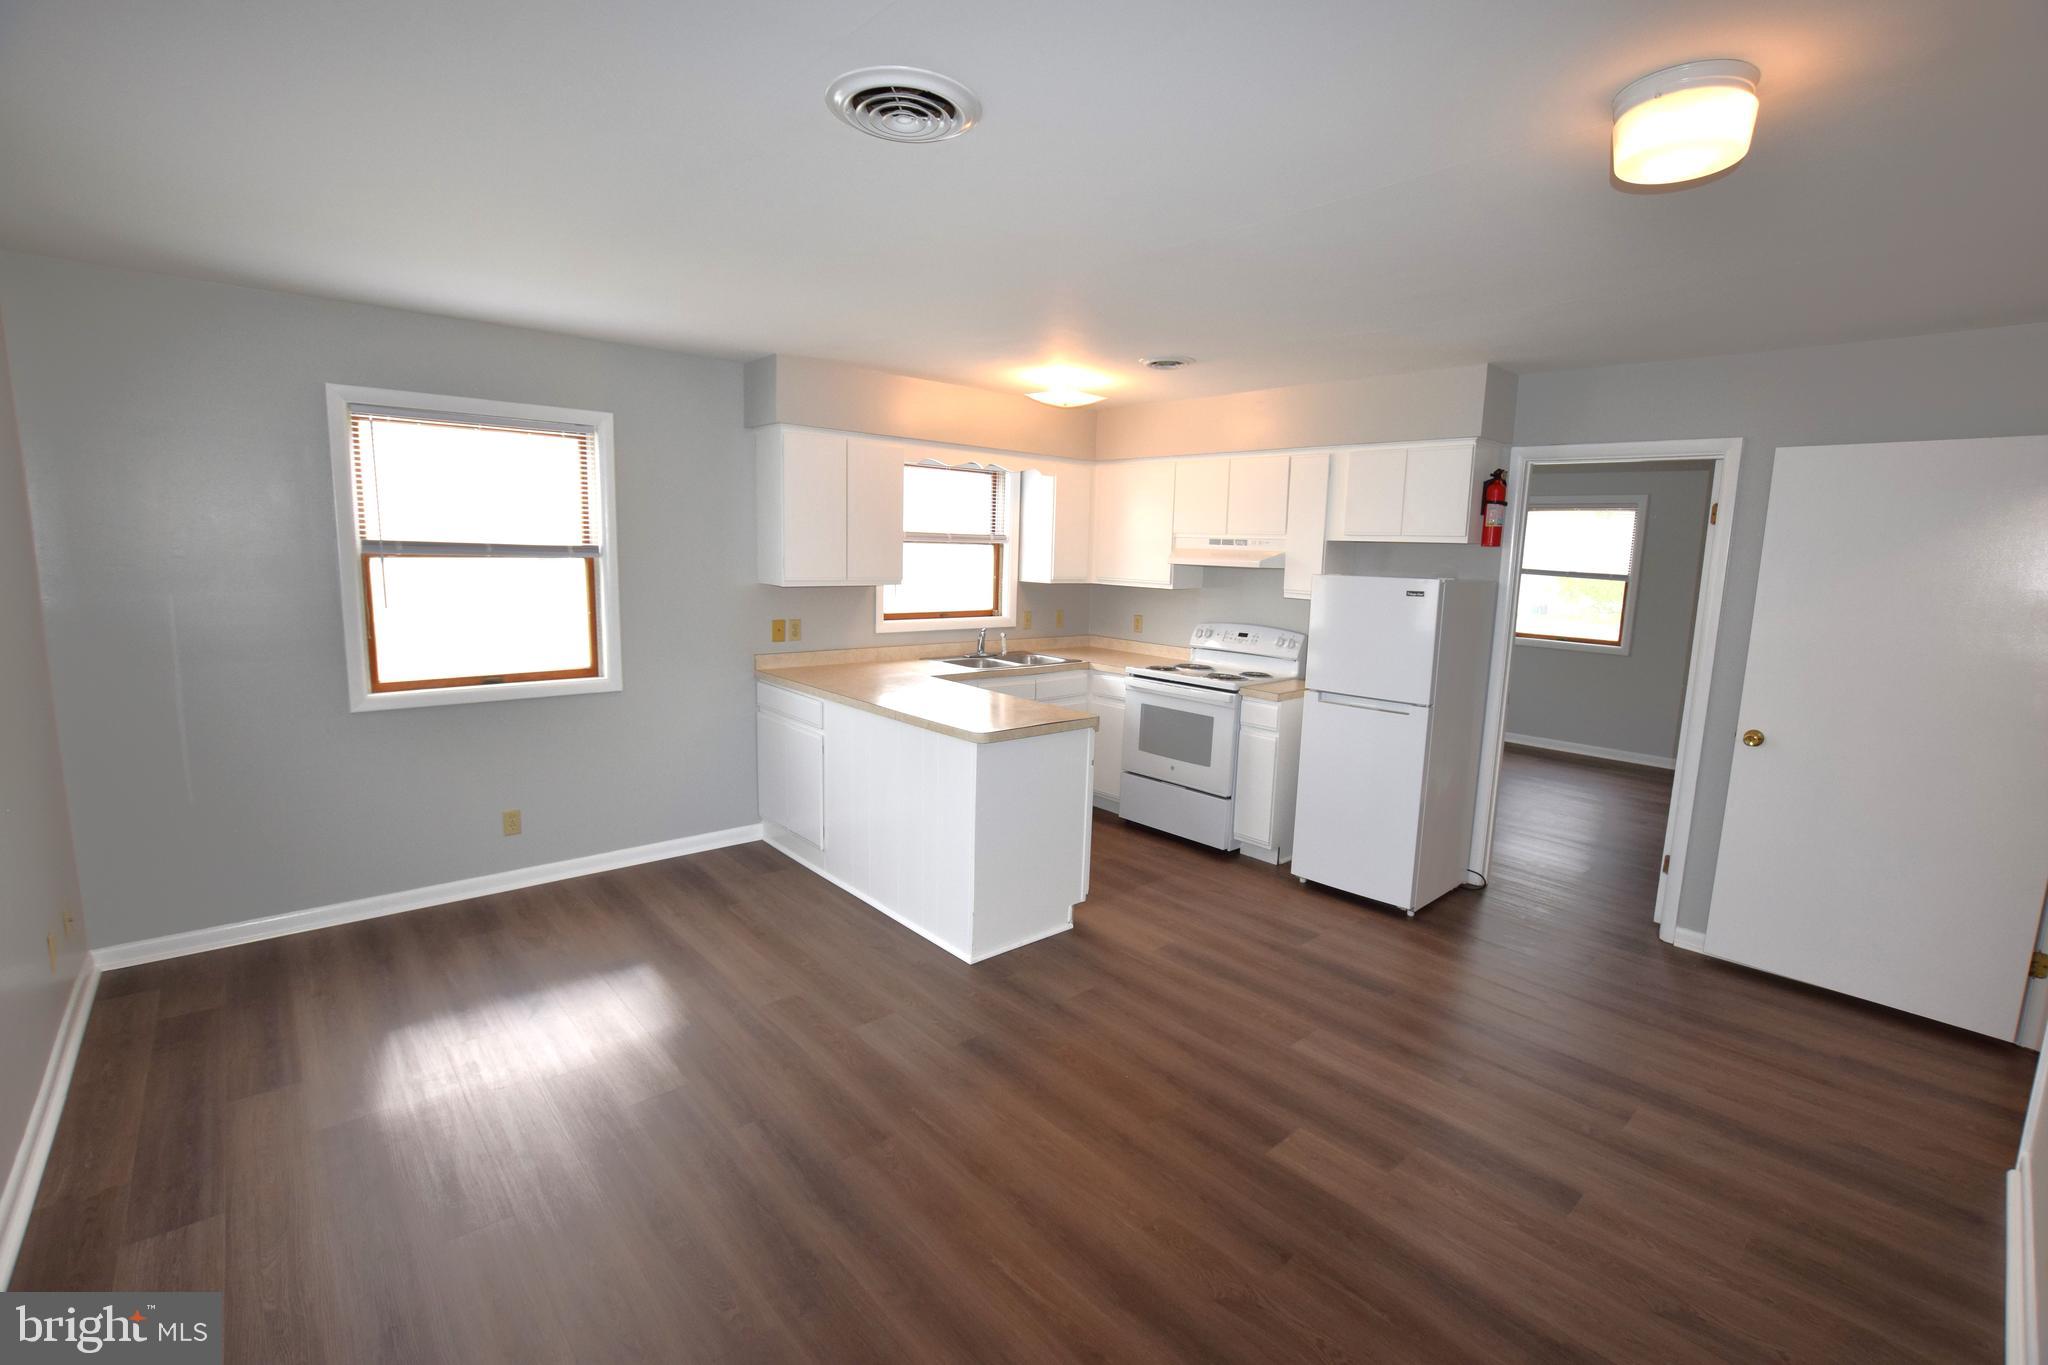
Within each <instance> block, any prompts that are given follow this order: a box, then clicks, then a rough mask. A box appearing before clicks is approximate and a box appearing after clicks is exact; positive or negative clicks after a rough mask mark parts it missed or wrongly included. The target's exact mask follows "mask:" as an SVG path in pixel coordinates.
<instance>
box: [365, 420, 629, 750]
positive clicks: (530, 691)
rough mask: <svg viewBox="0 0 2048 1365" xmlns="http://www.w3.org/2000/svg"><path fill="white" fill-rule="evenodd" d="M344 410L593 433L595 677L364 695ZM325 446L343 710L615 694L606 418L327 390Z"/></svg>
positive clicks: (612, 514)
mask: <svg viewBox="0 0 2048 1365" xmlns="http://www.w3.org/2000/svg"><path fill="white" fill-rule="evenodd" d="M351 404H363V405H366V406H372V407H386V408H412V409H415V410H418V411H422V412H431V413H436V414H444V415H447V416H450V417H457V418H460V417H482V418H487V419H491V420H502V421H510V422H549V423H558V424H566V425H572V426H585V427H590V428H591V429H592V430H594V431H595V432H596V433H597V459H598V492H599V496H600V501H601V502H602V504H603V508H602V516H603V533H602V535H601V537H600V539H599V542H598V553H597V612H598V626H597V630H598V676H596V677H594V678H560V679H548V680H545V681H534V682H508V683H487V684H484V685H482V686H471V687H428V688H418V689H408V690H404V691H394V692H373V691H371V690H370V660H369V636H368V622H367V620H366V616H365V612H364V609H363V590H362V575H361V567H360V566H361V563H362V558H361V557H362V541H361V539H360V538H359V536H358V533H357V529H356V515H355V472H354V468H353V464H352V462H351V460H350V458H349V433H348V414H349V407H350V405H351ZM327 442H328V451H329V455H330V457H331V459H332V462H333V476H334V522H335V529H336V534H337V536H338V540H337V548H338V549H339V551H340V570H341V619H342V639H343V642H344V645H345V647H346V650H347V655H348V709H349V710H350V711H400V710H407V709H410V708H412V707H416V706H460V705H463V704H465V703H468V702H480V701H520V700H528V699H532V698H536V697H571V696H577V695H580V694H582V693H586V692H617V691H619V690H620V689H621V688H623V687H624V686H625V677H624V673H623V670H622V666H621V661H620V649H619V565H618V544H619V531H618V514H617V510H616V503H617V499H616V496H615V493H614V490H613V478H612V415H611V414H610V413H608V412H592V411H586V410H584V409H581V408H556V407H546V406H543V405H541V404H538V403H507V402H504V401H501V400H499V399H494V398H457V397H453V396H451V395H448V394H440V393H409V392H407V391H405V390H402V389H373V388H365V387H362V386H360V385H355V384H329V385H328V386H327Z"/></svg>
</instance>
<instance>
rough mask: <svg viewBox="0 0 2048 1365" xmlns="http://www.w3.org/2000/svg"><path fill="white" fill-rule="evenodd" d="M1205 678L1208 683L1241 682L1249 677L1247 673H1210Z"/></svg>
mask: <svg viewBox="0 0 2048 1365" xmlns="http://www.w3.org/2000/svg"><path fill="white" fill-rule="evenodd" d="M1206 676H1207V677H1208V679H1209V681H1210V682H1243V681H1244V680H1245V679H1246V678H1248V677H1249V676H1251V675H1250V674H1247V673H1210V674H1208V675H1206Z"/></svg>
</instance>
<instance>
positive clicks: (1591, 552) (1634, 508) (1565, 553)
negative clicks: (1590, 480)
mask: <svg viewBox="0 0 2048 1365" xmlns="http://www.w3.org/2000/svg"><path fill="white" fill-rule="evenodd" d="M1648 505H1649V499H1648V498H1645V497H1626V498H1599V499H1588V498H1573V499H1569V500H1565V499H1556V498H1531V499H1530V500H1529V514H1528V520H1527V522H1526V523H1524V527H1523V532H1522V569H1521V583H1520V590H1519V592H1518V594H1517V596H1516V598H1515V640H1516V642H1517V643H1526V644H1532V645H1544V646H1550V647H1554V648H1561V649H1587V650H1601V651H1605V652H1608V653H1617V654H1626V653H1628V649H1629V634H1630V631H1631V628H1632V627H1633V625H1634V615H1635V607H1636V602H1637V592H1636V588H1637V578H1638V574H1639V572H1640V569H1641V564H1642V524H1643V518H1644V515H1645V513H1646V511H1647V508H1648Z"/></svg>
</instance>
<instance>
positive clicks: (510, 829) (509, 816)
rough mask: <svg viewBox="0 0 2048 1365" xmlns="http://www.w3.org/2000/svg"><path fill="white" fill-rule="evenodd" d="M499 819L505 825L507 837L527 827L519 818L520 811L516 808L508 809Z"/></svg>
mask: <svg viewBox="0 0 2048 1365" xmlns="http://www.w3.org/2000/svg"><path fill="white" fill-rule="evenodd" d="M498 819H499V822H500V823H501V824H503V825H504V827H505V837H506V838H507V839H509V838H511V837H512V836H513V835H515V834H517V833H519V832H520V831H521V830H522V829H523V828H524V827H525V826H524V822H523V821H521V819H520V818H519V812H518V811H516V810H508V811H506V812H505V813H504V814H503V815H501V816H499V817H498Z"/></svg>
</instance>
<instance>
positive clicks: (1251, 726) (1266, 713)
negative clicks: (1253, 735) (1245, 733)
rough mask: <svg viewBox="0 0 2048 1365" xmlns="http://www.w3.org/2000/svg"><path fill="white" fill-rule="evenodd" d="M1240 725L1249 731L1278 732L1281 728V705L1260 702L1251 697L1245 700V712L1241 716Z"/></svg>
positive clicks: (1273, 702)
mask: <svg viewBox="0 0 2048 1365" xmlns="http://www.w3.org/2000/svg"><path fill="white" fill-rule="evenodd" d="M1238 724H1239V725H1241V726H1242V727H1243V728H1244V729H1247V730H1278V729H1279V728H1280V703H1279V702H1277V701H1258V700H1255V699H1253V698H1251V697H1246V698H1245V699H1244V710H1243V711H1242V712H1241V713H1240V714H1239V717H1238Z"/></svg>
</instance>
